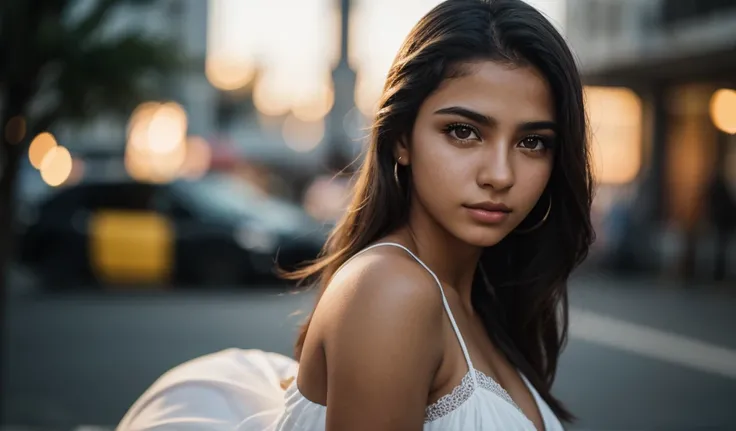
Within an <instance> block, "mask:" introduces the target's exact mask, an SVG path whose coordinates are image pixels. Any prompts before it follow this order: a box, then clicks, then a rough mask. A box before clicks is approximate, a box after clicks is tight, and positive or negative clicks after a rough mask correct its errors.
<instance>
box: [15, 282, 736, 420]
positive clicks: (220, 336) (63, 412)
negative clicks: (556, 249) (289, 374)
mask: <svg viewBox="0 0 736 431" xmlns="http://www.w3.org/2000/svg"><path fill="white" fill-rule="evenodd" d="M734 290H736V289H734ZM571 292H572V294H571V296H572V299H571V303H572V306H573V313H572V318H573V324H572V327H571V334H572V338H571V341H570V344H569V345H568V348H567V350H566V351H565V353H564V354H563V357H562V361H561V364H560V369H559V373H558V380H557V383H556V386H555V388H554V392H555V394H556V395H557V396H558V397H559V398H561V399H562V400H564V401H565V402H566V403H567V405H568V406H569V407H570V409H571V410H572V411H573V412H574V413H576V414H577V415H578V417H579V421H578V422H577V423H576V424H575V425H573V426H572V427H571V429H579V430H654V429H656V430H689V429H708V430H736V408H734V407H736V360H734V361H733V363H731V362H732V361H731V359H733V358H736V336H734V335H733V334H734V329H736V292H729V291H712V290H711V289H708V288H700V289H698V288H692V289H690V290H683V289H680V288H677V287H674V286H668V285H666V284H664V285H657V286H653V285H651V284H648V283H643V282H636V281H633V282H626V283H624V282H621V281H612V280H607V279H599V278H590V277H586V278H582V279H579V280H577V281H576V282H575V283H574V284H573V287H572V289H571ZM312 301H313V299H312V296H311V295H309V294H300V295H294V294H284V293H280V292H279V291H276V290H273V289H271V290H252V291H247V292H243V291H240V292H215V293H205V292H175V293H153V294H146V293H113V294H78V293H75V294H69V295H59V294H55V295H48V294H40V293H34V294H27V295H15V296H14V297H13V298H12V299H11V303H10V304H9V315H8V318H9V319H8V327H7V328H6V329H7V333H8V341H9V345H8V346H7V348H6V349H5V352H4V353H5V359H4V361H3V365H4V370H3V371H4V378H3V382H4V384H5V387H4V388H3V389H4V396H3V403H4V411H5V412H6V413H7V415H8V418H7V420H6V422H8V423H12V424H22V425H28V426H38V427H49V428H52V429H72V428H74V427H75V426H78V425H80V424H92V425H114V424H116V423H117V421H118V420H119V419H120V418H121V417H122V415H123V414H124V413H125V411H126V409H127V407H128V406H129V405H130V404H131V403H132V402H133V401H134V400H135V399H136V397H137V396H138V395H140V393H141V392H143V390H144V389H145V388H146V387H147V386H148V385H150V384H151V383H152V382H153V381H154V380H155V379H156V378H157V377H158V376H159V375H160V374H161V373H162V372H164V371H166V370H167V369H168V368H170V367H172V366H175V365H177V364H179V363H181V362H184V361H186V360H188V359H191V358H194V357H196V356H199V355H203V354H207V353H211V352H214V351H218V350H221V349H224V348H229V347H242V348H259V349H264V350H271V351H276V352H280V353H285V354H288V353H290V351H291V343H292V340H293V336H294V333H295V328H296V325H297V324H298V323H299V321H300V318H301V316H295V315H293V313H294V312H295V311H298V310H303V311H305V312H306V311H307V310H309V308H310V307H311V305H312Z"/></svg>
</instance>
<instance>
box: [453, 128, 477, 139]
mask: <svg viewBox="0 0 736 431" xmlns="http://www.w3.org/2000/svg"><path fill="white" fill-rule="evenodd" d="M472 135H473V131H472V130H470V128H469V127H465V126H458V127H457V128H456V129H455V136H457V138H458V139H468V138H470V137H471V136H472Z"/></svg>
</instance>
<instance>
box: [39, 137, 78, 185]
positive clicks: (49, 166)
mask: <svg viewBox="0 0 736 431" xmlns="http://www.w3.org/2000/svg"><path fill="white" fill-rule="evenodd" d="M40 170H41V178H42V179H43V180H44V182H46V184H48V185H50V186H52V187H56V186H60V185H61V184H63V183H64V181H66V180H67V178H69V175H70V174H71V172H72V155H71V154H69V150H67V149H66V148H64V147H62V146H60V145H57V146H55V147H54V148H52V149H51V150H49V151H48V152H47V153H46V155H45V156H44V158H43V160H42V161H41V168H40Z"/></svg>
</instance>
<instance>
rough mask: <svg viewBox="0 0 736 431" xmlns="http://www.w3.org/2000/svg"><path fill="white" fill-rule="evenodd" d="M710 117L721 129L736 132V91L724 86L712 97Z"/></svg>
mask: <svg viewBox="0 0 736 431" xmlns="http://www.w3.org/2000/svg"><path fill="white" fill-rule="evenodd" d="M710 117H711V119H712V120H713V124H714V125H715V126H716V127H717V128H718V129H719V130H721V131H723V132H725V133H729V134H731V135H734V134H736V91H735V90H731V89H728V88H722V89H720V90H718V91H716V92H715V93H713V97H711V99H710Z"/></svg>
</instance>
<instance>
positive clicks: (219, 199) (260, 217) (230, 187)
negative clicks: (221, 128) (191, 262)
mask: <svg viewBox="0 0 736 431" xmlns="http://www.w3.org/2000/svg"><path fill="white" fill-rule="evenodd" d="M173 186H174V189H175V192H176V193H177V194H180V195H181V196H182V197H184V198H185V199H187V200H188V201H189V202H190V203H191V204H192V205H194V206H195V207H196V210H197V211H198V212H202V213H214V214H223V215H225V216H228V217H244V218H248V219H251V220H255V221H258V222H260V223H262V224H266V225H269V226H281V227H283V226H285V225H294V224H297V223H300V222H304V218H305V214H304V213H303V212H302V211H301V210H300V209H299V208H298V207H296V206H295V205H293V204H290V203H288V202H285V201H279V200H277V199H275V198H273V197H271V196H267V195H263V194H262V193H260V192H258V191H257V190H256V189H255V187H253V186H251V185H250V184H248V183H247V182H244V181H238V180H235V179H232V178H229V177H227V176H225V175H208V176H206V177H204V178H202V179H199V180H196V181H181V182H177V183H175V184H174V185H173Z"/></svg>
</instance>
